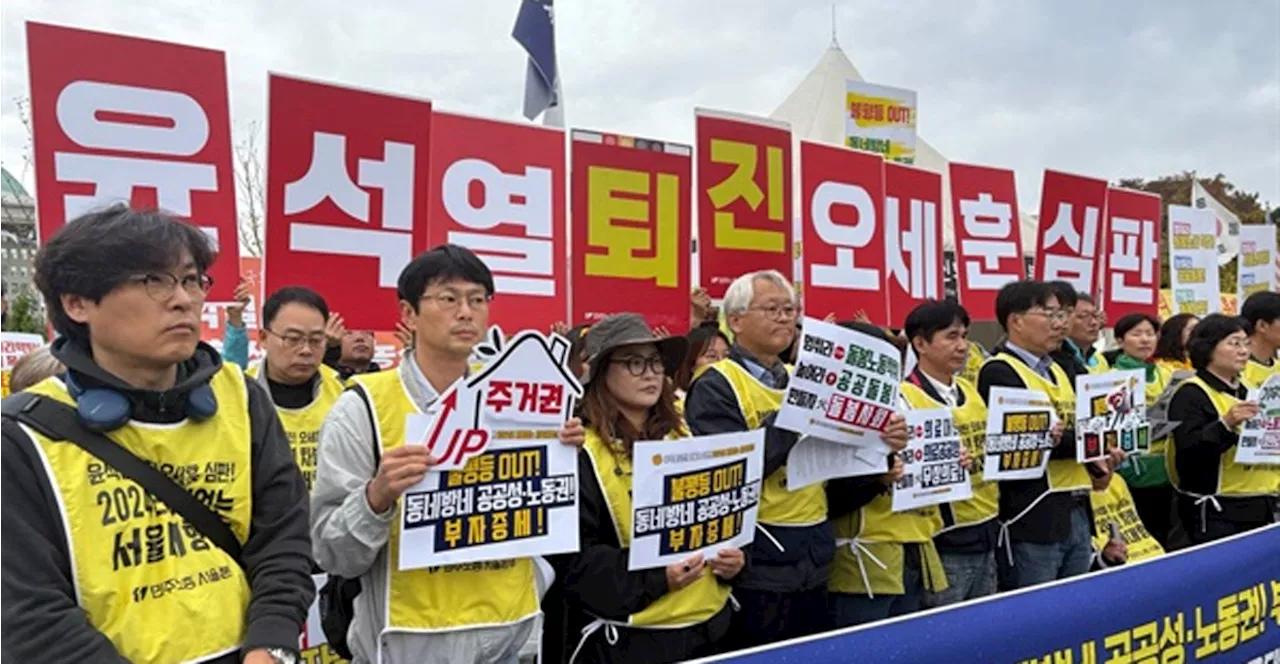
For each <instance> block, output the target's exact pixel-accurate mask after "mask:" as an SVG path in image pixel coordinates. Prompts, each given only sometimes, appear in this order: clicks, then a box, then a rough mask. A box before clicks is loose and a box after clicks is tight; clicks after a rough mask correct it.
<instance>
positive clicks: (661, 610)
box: [582, 427, 730, 629]
mask: <svg viewBox="0 0 1280 664" xmlns="http://www.w3.org/2000/svg"><path fill="white" fill-rule="evenodd" d="M681 434H683V432H681ZM681 437H683V435H679V434H672V435H670V436H668V439H672V438H681ZM610 447H611V445H610V444H609V443H606V442H605V441H604V439H603V438H601V437H600V434H599V433H597V432H596V430H595V428H594V427H589V428H588V429H587V441H586V443H585V444H584V445H583V446H582V449H584V450H586V452H587V456H588V457H589V458H590V459H591V466H592V467H593V468H595V471H596V480H598V481H599V483H600V493H601V494H603V495H604V500H605V502H606V503H607V504H608V505H609V514H610V515H612V516H613V528H614V531H615V532H616V533H617V535H618V542H619V544H621V546H622V547H623V548H627V547H629V546H631V518H632V509H631V458H630V456H629V453H628V452H626V451H625V450H623V449H621V448H620V447H614V449H610ZM729 590H730V588H729V586H728V584H724V583H720V581H718V580H717V578H716V575H714V574H712V573H711V572H710V570H707V571H706V572H704V573H703V575H702V576H700V577H698V580H697V581H694V582H693V583H691V584H689V585H687V586H685V587H684V588H681V589H680V590H677V591H675V592H668V593H667V594H665V595H663V596H662V597H659V598H658V599H656V600H654V602H653V603H652V604H650V605H649V606H647V607H645V608H644V610H642V611H640V613H636V614H632V615H631V616H628V617H627V624H628V625H630V626H632V627H641V628H643V627H650V628H665V629H673V628H680V627H688V626H690V625H697V624H699V623H703V622H706V621H708V620H710V619H711V618H712V617H714V616H715V615H716V614H717V613H720V611H721V610H722V609H724V605H725V602H727V601H729Z"/></svg>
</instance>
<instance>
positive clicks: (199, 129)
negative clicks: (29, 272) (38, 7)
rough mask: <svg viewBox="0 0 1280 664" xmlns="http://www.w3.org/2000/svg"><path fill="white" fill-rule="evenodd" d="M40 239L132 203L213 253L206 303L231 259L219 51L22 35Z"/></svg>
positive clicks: (230, 271)
mask: <svg viewBox="0 0 1280 664" xmlns="http://www.w3.org/2000/svg"><path fill="white" fill-rule="evenodd" d="M27 57H28V59H29V61H30V67H31V72H30V75H31V120H32V124H33V125H34V127H33V133H34V147H35V166H36V193H37V196H38V198H37V204H38V206H39V210H40V237H41V239H42V240H44V241H48V240H49V238H50V237H52V236H53V235H54V233H56V232H57V231H58V230H59V229H61V228H62V227H63V226H64V225H65V224H66V222H67V221H69V220H72V219H75V218H76V217H79V216H80V215H82V214H84V213H86V212H89V211H91V210H93V209H95V208H99V207H103V206H106V205H110V204H112V203H116V202H129V203H130V204H131V205H133V206H134V207H138V208H159V209H161V210H163V211H165V212H167V213H169V214H172V215H174V216H177V217H181V218H183V219H188V220H190V221H191V223H193V224H196V225H197V226H199V227H200V229H201V230H203V231H204V232H205V233H206V234H208V235H209V237H210V239H212V240H213V241H214V243H215V244H217V245H218V247H219V254H220V259H219V260H218V261H217V262H216V263H215V264H214V265H213V267H212V268H211V269H210V271H209V274H210V276H212V277H213V279H214V289H213V292H212V293H210V296H209V299H210V300H211V301H217V300H229V299H230V298H231V294H232V293H233V292H234V291H235V287H236V270H237V268H238V265H237V259H238V258H239V255H240V245H239V237H238V234H237V231H236V192H235V184H234V179H233V174H232V170H231V121H230V112H229V111H228V110H227V67H226V60H225V57H224V55H223V53H222V52H221V51H211V50H208V49H203V48H195V47H192V46H181V45H178V44H169V43H165V42H158V41H151V40H149V39H137V38H133V37H124V36H121V35H113V34H107V33H101V32H90V31H87V30H76V29H73V28H64V27H60V26H53V25H45V24H42V23H27Z"/></svg>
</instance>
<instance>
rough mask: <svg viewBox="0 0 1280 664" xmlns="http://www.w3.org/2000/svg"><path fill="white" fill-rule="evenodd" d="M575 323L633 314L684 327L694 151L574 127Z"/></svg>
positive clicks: (658, 323) (686, 326)
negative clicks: (617, 314) (692, 155)
mask: <svg viewBox="0 0 1280 664" xmlns="http://www.w3.org/2000/svg"><path fill="white" fill-rule="evenodd" d="M572 146H573V147H572V173H571V176H570V200H571V201H572V206H573V211H574V212H573V231H572V236H573V254H572V257H573V289H572V297H571V302H572V305H571V309H572V311H573V321H574V322H577V323H583V322H586V323H593V322H595V321H597V320H600V319H601V318H603V317H604V316H607V315H609V314H613V313H619V312H626V311H632V312H637V313H640V314H642V315H644V317H645V320H647V321H648V322H649V324H650V325H653V326H655V327H656V326H665V327H666V328H667V329H668V330H670V331H671V332H673V333H675V334H681V333H683V332H684V331H686V330H687V329H689V251H688V248H689V242H690V234H691V232H692V230H691V229H692V222H691V221H690V218H689V217H690V205H689V198H690V196H689V195H690V191H691V185H692V180H691V177H692V176H691V175H690V170H691V167H692V163H691V162H692V161H693V160H692V157H691V154H692V150H691V149H690V148H689V146H687V145H679V144H676V143H664V142H662V141H651V140H646V139H639V138H633V137H629V136H617V135H614V134H601V133H598V132H592V131H583V130H578V129H575V130H574V131H573V132H572Z"/></svg>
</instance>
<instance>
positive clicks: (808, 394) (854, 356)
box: [776, 318, 902, 446]
mask: <svg viewBox="0 0 1280 664" xmlns="http://www.w3.org/2000/svg"><path fill="white" fill-rule="evenodd" d="M799 343H800V353H799V356H798V357H797V358H796V370H795V373H794V374H793V375H792V377H791V381H790V382H789V383H788V384H787V393H786V397H785V398H784V400H783V403H782V410H781V411H779V412H778V418H777V420H776V425H777V426H779V427H781V428H783V429H787V430H788V431H794V432H796V433H798V434H800V435H801V436H813V437H816V438H821V439H823V440H829V441H831V442H833V443H843V444H845V445H864V446H865V445H880V444H881V443H880V435H879V434H880V432H882V431H884V430H885V428H886V427H887V426H888V424H889V417H890V416H891V415H893V413H894V412H895V411H896V410H897V404H898V387H899V385H900V384H901V383H902V360H901V358H902V354H901V352H899V351H898V348H897V347H896V346H894V345H893V344H891V343H889V342H888V341H885V340H883V339H877V338H875V337H872V336H869V335H867V334H863V333H862V332H856V331H854V330H849V329H846V328H843V327H841V326H839V325H832V324H830V323H824V322H822V321H820V320H818V319H816V318H805V319H804V328H803V329H802V330H801V331H800V341H799Z"/></svg>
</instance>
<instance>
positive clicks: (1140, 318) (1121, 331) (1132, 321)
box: [1115, 313, 1160, 341]
mask: <svg viewBox="0 0 1280 664" xmlns="http://www.w3.org/2000/svg"><path fill="white" fill-rule="evenodd" d="M1144 321H1145V322H1147V323H1151V330H1152V331H1153V332H1155V333H1157V334H1159V333H1160V319H1159V318H1156V317H1155V316H1152V315H1151V314H1144V313H1135V314H1125V315H1124V316H1121V317H1120V320H1118V321H1116V327H1115V332H1116V341H1119V340H1121V339H1123V338H1124V335H1126V334H1128V333H1129V332H1131V331H1132V330H1133V328H1135V327H1137V326H1139V325H1141V324H1142V323H1143V322H1144Z"/></svg>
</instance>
